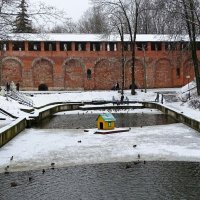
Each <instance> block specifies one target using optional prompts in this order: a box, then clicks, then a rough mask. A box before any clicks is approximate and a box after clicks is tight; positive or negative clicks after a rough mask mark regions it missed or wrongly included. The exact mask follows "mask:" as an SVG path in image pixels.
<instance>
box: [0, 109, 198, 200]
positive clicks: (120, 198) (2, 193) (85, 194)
mask: <svg viewBox="0 0 200 200" xmlns="http://www.w3.org/2000/svg"><path fill="white" fill-rule="evenodd" d="M113 115H114V116H115V118H116V119H117V124H116V126H131V127H134V126H146V125H148V126H152V125H160V124H171V123H176V121H175V120H174V119H172V118H170V117H168V116H165V115H163V114H145V113H140V114H139V113H138V114H133V113H130V114H128V113H114V114H113ZM97 116H98V114H92V113H90V114H86V113H85V114H73V115H71V114H70V115H67V114H65V115H55V116H53V117H51V118H49V119H47V120H45V121H43V122H42V123H41V124H39V125H38V126H37V127H35V128H36V129H51V128H60V129H64V128H69V129H70V128H77V129H78V128H94V127H96V118H97ZM199 197H200V163H197V162H180V161H174V162H167V161H164V162H163V161H148V162H144V161H141V162H129V163H121V162H118V163H104V164H89V165H80V166H70V167H63V168H55V169H45V172H42V170H34V171H25V172H12V173H9V174H0V200H32V199H33V200H35V199H37V200H47V199H48V200H76V199H80V200H94V199H99V200H100V199H101V200H104V199H105V200H125V199H126V200H127V199H128V200H129V199H130V200H135V199H136V200H143V199H145V200H146V199H151V200H154V199H155V200H162V199H167V200H168V199H183V200H190V199H199Z"/></svg>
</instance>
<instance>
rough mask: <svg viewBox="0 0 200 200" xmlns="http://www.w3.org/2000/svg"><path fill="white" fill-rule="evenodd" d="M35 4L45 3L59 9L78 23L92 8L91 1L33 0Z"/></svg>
mask: <svg viewBox="0 0 200 200" xmlns="http://www.w3.org/2000/svg"><path fill="white" fill-rule="evenodd" d="M32 1H35V2H44V3H45V4H47V5H52V6H53V7H56V8H58V9H62V10H64V11H65V12H66V13H67V16H68V17H70V18H72V19H73V21H78V20H79V19H80V17H81V16H82V15H83V13H84V12H85V11H86V10H87V9H88V8H89V7H90V3H89V1H90V0H32Z"/></svg>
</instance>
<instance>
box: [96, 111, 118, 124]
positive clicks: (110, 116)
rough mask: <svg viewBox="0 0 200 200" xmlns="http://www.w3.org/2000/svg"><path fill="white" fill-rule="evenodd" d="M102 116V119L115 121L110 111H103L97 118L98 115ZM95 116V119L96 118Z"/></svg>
mask: <svg viewBox="0 0 200 200" xmlns="http://www.w3.org/2000/svg"><path fill="white" fill-rule="evenodd" d="M100 116H101V117H102V118H103V120H104V121H106V122H110V121H112V122H113V121H116V119H115V117H114V116H113V115H112V114H111V113H103V114H99V116H98V118H99V117H100ZM98 118H97V120H98Z"/></svg>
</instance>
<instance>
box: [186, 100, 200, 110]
mask: <svg viewBox="0 0 200 200" xmlns="http://www.w3.org/2000/svg"><path fill="white" fill-rule="evenodd" d="M188 105H189V107H191V108H194V109H199V110H200V98H194V99H192V100H190V101H189V103H188Z"/></svg>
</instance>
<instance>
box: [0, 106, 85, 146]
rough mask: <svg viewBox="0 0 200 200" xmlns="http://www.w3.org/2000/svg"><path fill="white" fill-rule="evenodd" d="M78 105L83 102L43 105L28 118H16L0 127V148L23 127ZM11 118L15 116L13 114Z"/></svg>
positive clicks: (76, 107) (75, 107) (73, 108)
mask: <svg viewBox="0 0 200 200" xmlns="http://www.w3.org/2000/svg"><path fill="white" fill-rule="evenodd" d="M80 105H83V104H59V105H52V106H48V107H44V108H42V109H39V110H38V112H37V114H36V115H35V116H34V115H30V118H29V119H26V118H18V119H16V120H15V121H13V122H12V123H11V124H9V125H7V126H4V127H2V128H0V148H1V147H2V146H3V145H5V144H6V143H7V142H9V141H10V140H11V139H13V138H14V137H15V136H16V135H17V134H19V133H20V132H21V131H23V130H24V129H25V128H28V127H31V126H32V125H33V124H35V123H39V122H40V121H41V120H42V119H45V118H47V117H50V116H51V115H53V114H54V113H57V112H62V111H68V110H76V109H78V108H79V106H80ZM13 118H15V117H14V116H13Z"/></svg>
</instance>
